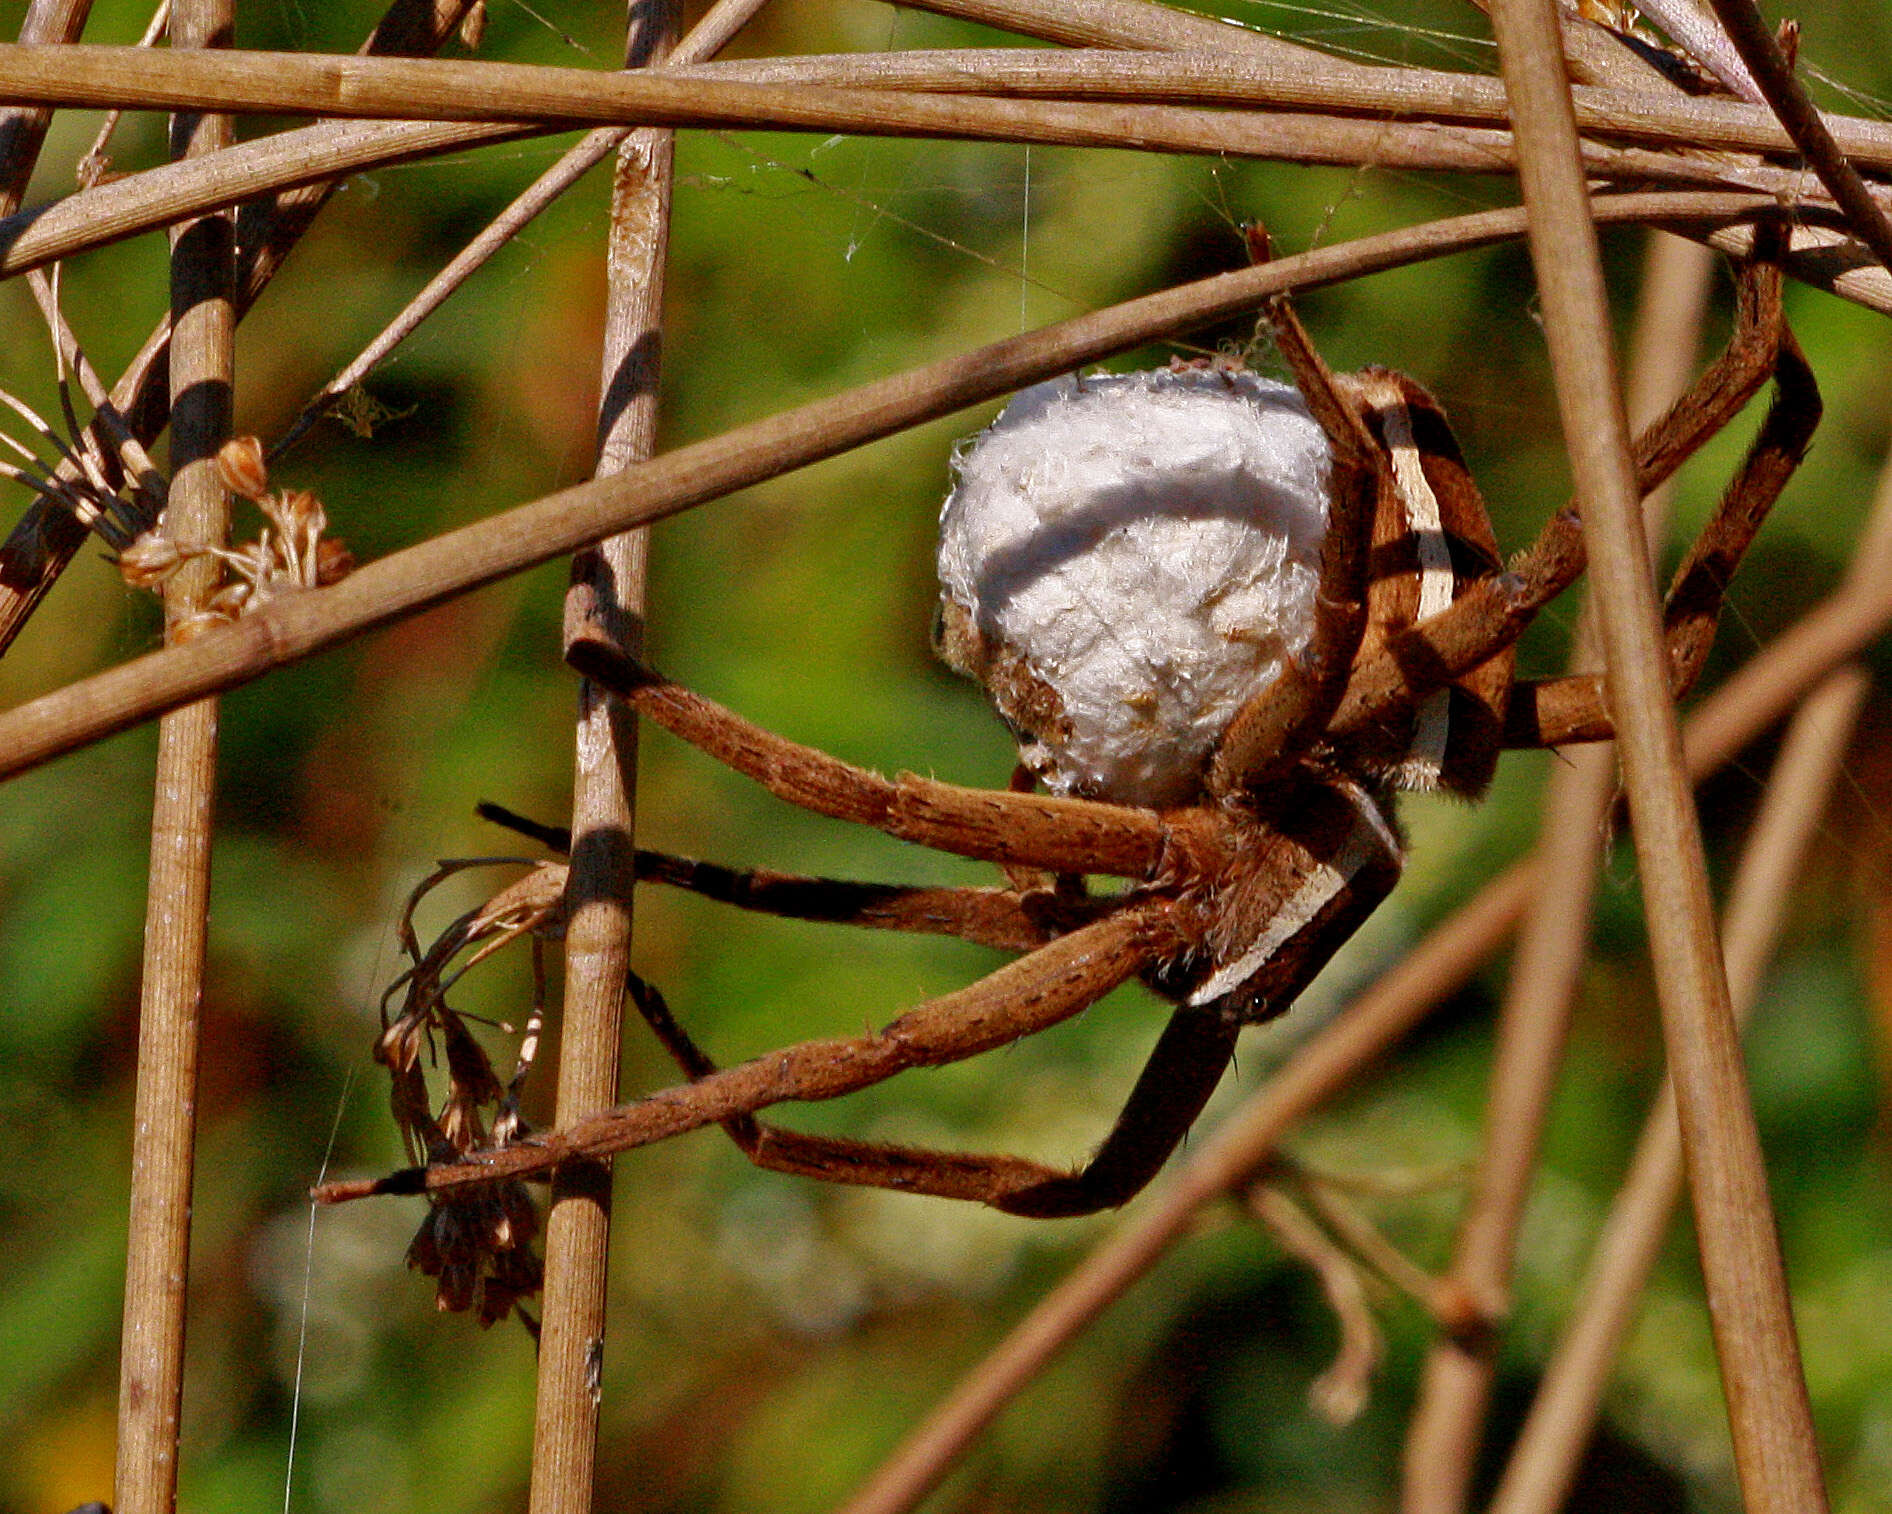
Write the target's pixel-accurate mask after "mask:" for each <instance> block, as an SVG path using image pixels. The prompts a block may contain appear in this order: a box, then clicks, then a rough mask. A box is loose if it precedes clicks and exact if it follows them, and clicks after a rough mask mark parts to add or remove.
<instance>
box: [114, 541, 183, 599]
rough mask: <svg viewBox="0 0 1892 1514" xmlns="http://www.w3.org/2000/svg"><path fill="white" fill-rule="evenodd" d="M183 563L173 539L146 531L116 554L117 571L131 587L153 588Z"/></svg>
mask: <svg viewBox="0 0 1892 1514" xmlns="http://www.w3.org/2000/svg"><path fill="white" fill-rule="evenodd" d="M183 563H184V553H183V552H182V551H180V550H179V549H178V545H177V543H176V542H174V541H172V540H171V538H170V537H168V536H164V535H161V534H160V533H158V532H157V531H147V532H145V533H144V535H142V536H140V537H139V538H138V539H137V540H136V541H134V542H133V543H132V544H131V545H130V546H129V547H127V548H125V550H124V551H123V552H120V553H119V554H118V571H119V572H120V573H121V574H123V575H124V579H125V582H126V583H128V584H130V585H131V586H132V587H133V588H134V589H155V588H156V587H157V586H158V585H159V584H161V583H163V582H164V581H165V579H167V578H169V577H170V576H171V575H172V574H173V573H175V572H176V571H177V570H178V569H179V568H180V567H181V566H183Z"/></svg>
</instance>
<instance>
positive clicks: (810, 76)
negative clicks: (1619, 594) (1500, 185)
mask: <svg viewBox="0 0 1892 1514" xmlns="http://www.w3.org/2000/svg"><path fill="white" fill-rule="evenodd" d="M987 51H988V50H984V49H974V50H964V51H954V52H946V53H938V54H930V53H923V52H921V53H914V54H911V55H904V54H872V55H866V56H864V57H863V56H861V55H843V56H839V57H814V58H808V59H781V60H775V61H769V62H756V61H745V62H740V63H726V64H699V65H694V66H690V67H678V68H674V69H662V70H653V71H651V72H649V73H645V74H601V73H598V72H596V71H594V70H589V69H569V68H548V67H542V66H536V65H530V64H518V63H484V62H472V61H460V60H443V59H426V58H389V57H366V56H361V55H349V56H339V55H334V54H310V53H246V52H237V53H231V54H229V55H228V56H227V57H222V58H217V59H186V58H178V57H173V56H167V55H165V54H162V53H159V54H153V53H151V52H149V51H148V50H145V49H140V48H135V47H106V46H89V45H87V46H72V47H25V46H20V45H18V44H0V101H7V102H12V103H20V104H33V105H69V106H90V107H102V106H105V105H109V104H111V103H113V102H119V103H121V104H124V105H126V106H132V105H136V106H138V107H140V108H145V109H165V108H167V107H172V106H177V105H179V104H185V103H191V104H201V105H204V106H207V107H211V106H214V107H215V108H217V109H221V110H228V111H232V112H237V113H244V112H251V113H262V114H306V115H312V116H322V117H329V118H357V119H360V118H384V119H385V120H386V121H388V122H392V121H427V122H453V121H459V122H466V123H469V124H472V123H507V122H510V123H514V124H518V125H525V124H531V125H534V126H537V127H540V128H542V129H547V130H555V129H560V128H569V127H573V126H592V125H613V126H630V125H669V126H758V127H760V126H772V127H780V128H785V129H795V130H806V131H852V132H862V133H871V134H882V135H902V136H941V135H945V136H959V135H968V136H976V137H980V138H995V139H1002V140H1011V139H1013V138H1014V137H1015V136H1017V132H1018V131H1019V130H1030V129H1033V128H1034V126H1036V129H1038V130H1041V131H1042V130H1043V129H1045V128H1044V127H1043V126H1042V125H1038V123H1042V122H1056V121H1059V120H1061V119H1069V120H1070V121H1071V122H1072V123H1073V126H1072V128H1071V129H1072V130H1073V131H1074V132H1082V131H1083V130H1084V118H1083V117H1070V118H1061V117H1059V116H1057V115H1055V114H1049V113H1045V114H1035V113H1033V112H1029V111H1022V110H1019V109H1017V106H1018V105H1019V103H1020V102H1017V101H1013V102H1011V108H1010V109H998V108H997V107H995V106H994V105H992V104H991V103H989V102H986V103H982V104H981V106H980V107H979V108H980V109H981V110H991V109H997V110H998V113H997V116H996V118H995V120H994V121H993V122H992V124H991V126H990V127H989V128H987V129H984V130H981V128H980V125H979V123H978V121H977V120H976V119H975V116H976V113H975V112H969V111H967V110H966V109H964V107H963V105H961V106H959V107H955V106H953V105H952V103H951V102H950V101H949V100H943V99H935V98H931V97H930V96H929V95H928V94H927V93H926V91H929V90H930V91H949V92H954V93H966V92H979V93H993V92H1002V93H1004V94H1007V95H1014V94H1021V93H1029V94H1044V95H1051V96H1055V97H1062V98H1071V99H1120V98H1131V99H1135V100H1139V101H1145V102H1148V101H1163V100H1177V101H1187V102H1190V103H1194V104H1204V105H1207V104H1215V105H1228V106H1240V107H1243V108H1246V109H1250V110H1255V109H1261V110H1287V109H1293V108H1303V109H1312V108H1319V109H1326V110H1331V111H1334V112H1335V113H1337V114H1343V115H1344V114H1348V113H1353V114H1364V115H1371V116H1375V117H1408V118H1417V119H1430V120H1439V121H1465V122H1482V123H1486V124H1495V123H1500V122H1503V121H1504V120H1505V119H1506V109H1505V103H1504V93H1503V91H1502V89H1501V88H1500V87H1499V86H1498V84H1497V81H1495V80H1492V79H1490V78H1487V77H1486V76H1484V75H1482V74H1464V73H1453V72H1449V71H1441V70H1433V69H1417V68H1413V69H1407V68H1397V69H1395V68H1377V67H1372V66H1368V65H1364V64H1357V63H1348V62H1345V61H1343V60H1339V59H1333V58H1328V57H1326V56H1324V55H1323V54H1320V53H1317V52H1313V51H1311V50H1308V49H1297V50H1296V52H1297V56H1296V57H1295V58H1293V59H1292V60H1291V61H1287V62H1276V61H1274V60H1271V59H1259V58H1249V57H1245V56H1241V55H1239V54H1237V55H1233V56H1231V55H1230V53H1229V52H1228V51H1226V50H1215V51H1199V52H1189V53H1170V54H1162V53H1159V54H1134V53H1124V52H1112V51H1101V52H1095V51H1087V52H1079V53H1058V52H1050V53H1047V52H1045V51H1043V50H1027V51H1023V52H1021V51H1019V50H1007V49H993V50H990V54H991V55H990V56H989V57H988V56H987V55H986V54H987ZM758 80H769V81H776V82H766V83H765V82H754V81H758ZM791 85H793V86H795V87H793V88H791V87H790V86H791ZM848 86H851V87H848ZM863 90H867V91H869V92H870V94H876V95H877V94H883V93H893V92H895V91H896V90H902V91H914V92H916V93H917V97H916V96H915V95H914V94H908V95H903V96H901V97H899V98H896V99H891V100H889V99H880V100H875V99H873V98H861V94H862V91H863ZM1573 98H1574V99H1575V101H1576V102H1577V104H1576V109H1577V112H1578V117H1579V119H1580V120H1581V121H1582V123H1583V125H1584V126H1585V128H1586V129H1589V130H1592V131H1595V132H1597V133H1598V134H1600V135H1605V136H1608V137H1610V138H1612V139H1620V140H1625V141H1631V142H1646V143H1649V144H1652V145H1656V146H1662V147H1674V146H1678V145H1685V146H1691V147H1700V148H1713V149H1716V150H1720V151H1733V152H1761V153H1773V154H1776V155H1780V154H1787V153H1792V152H1796V151H1797V150H1798V144H1797V143H1796V142H1795V140H1794V139H1793V137H1792V136H1791V135H1790V134H1789V133H1788V132H1787V130H1786V129H1785V128H1784V127H1782V126H1781V124H1780V122H1779V121H1778V120H1777V119H1776V118H1775V116H1774V114H1773V112H1772V111H1770V110H1768V109H1767V108H1765V107H1762V106H1756V105H1748V104H1745V103H1743V102H1739V101H1729V100H1720V99H1714V98H1707V97H1698V96H1687V95H1674V94H1661V93H1656V92H1653V91H1650V92H1643V91H1633V90H1620V89H1599V88H1595V87H1592V86H1580V87H1579V88H1578V89H1577V90H1576V91H1575V93H1574V95H1573ZM1150 119H1151V120H1153V121H1160V120H1161V117H1151V118H1150ZM1014 122H1016V123H1019V124H1018V125H1017V126H1014V125H1013V123H1014ZM1832 132H1833V136H1834V139H1835V141H1836V143H1837V144H1838V145H1839V147H1840V148H1841V149H1843V150H1844V151H1845V152H1846V153H1847V154H1848V155H1849V156H1850V157H1852V158H1853V159H1855V160H1856V161H1858V162H1860V163H1863V164H1866V165H1867V166H1870V167H1875V168H1886V167H1888V166H1892V128H1888V127H1887V126H1886V125H1884V123H1881V122H1875V121H1870V120H1866V119H1862V118H1859V117H1851V116H1847V117H1835V118H1834V120H1833V122H1832ZM1017 139H1018V140H1025V138H1023V137H1017ZM1119 145H1122V146H1135V145H1137V142H1136V139H1135V135H1134V134H1132V135H1131V136H1130V137H1129V138H1127V139H1126V140H1125V141H1124V142H1122V143H1120V144H1119Z"/></svg>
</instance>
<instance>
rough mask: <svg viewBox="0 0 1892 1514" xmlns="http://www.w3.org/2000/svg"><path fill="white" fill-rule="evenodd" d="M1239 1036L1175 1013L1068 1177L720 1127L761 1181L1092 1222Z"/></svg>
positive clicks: (654, 1019) (874, 1145) (707, 1072)
mask: <svg viewBox="0 0 1892 1514" xmlns="http://www.w3.org/2000/svg"><path fill="white" fill-rule="evenodd" d="M631 993H632V997H633V998H634V999H635V1001H636V1003H637V1007H638V1009H639V1010H640V1011H641V1012H642V1014H643V1016H644V1019H645V1021H646V1022H647V1023H648V1024H649V1025H650V1027H651V1029H652V1030H653V1031H655V1032H656V1034H657V1037H658V1039H659V1040H660V1041H662V1042H663V1044H664V1046H665V1048H666V1049H667V1050H668V1051H669V1052H670V1054H671V1056H672V1058H673V1059H674V1060H675V1061H676V1063H677V1065H678V1066H679V1067H680V1068H682V1069H683V1071H684V1073H685V1074H686V1075H688V1076H689V1077H690V1078H691V1079H692V1080H693V1081H695V1080H700V1079H703V1078H707V1077H711V1076H713V1075H714V1074H715V1073H716V1072H717V1071H718V1069H717V1066H716V1064H715V1063H714V1062H712V1061H711V1060H710V1059H709V1057H708V1056H706V1055H705V1054H704V1053H703V1052H702V1050H701V1049H700V1048H698V1046H697V1045H696V1043H695V1042H694V1041H693V1040H691V1039H690V1036H689V1033H688V1032H686V1031H685V1030H684V1029H683V1027H682V1026H681V1025H679V1024H678V1023H677V1022H676V1020H675V1018H674V1017H673V1016H672V1015H671V1013H670V1008H669V1006H668V1005H667V1004H666V1003H665V1002H664V999H663V996H662V995H661V994H659V993H658V992H657V990H656V989H654V988H652V987H651V986H650V985H649V984H647V983H645V982H643V981H642V980H641V979H636V978H633V979H632V982H631ZM1239 1030H1240V1026H1239V1024H1237V1023H1236V1022H1235V1021H1232V1020H1230V1019H1228V1018H1226V1017H1224V1016H1222V1015H1220V1014H1218V1013H1216V1012H1214V1011H1205V1010H1191V1009H1184V1010H1178V1011H1177V1012H1176V1013H1175V1014H1174V1015H1172V1016H1171V1018H1170V1022H1169V1024H1168V1026H1167V1027H1166V1028H1165V1029H1164V1031H1163V1034H1162V1037H1161V1038H1160V1039H1159V1040H1158V1042H1157V1044H1156V1049H1155V1050H1154V1051H1153V1052H1151V1054H1150V1059H1149V1061H1148V1063H1147V1064H1146V1065H1145V1066H1144V1069H1143V1072H1142V1074H1141V1076H1140V1077H1139V1078H1138V1079H1137V1083H1136V1087H1135V1089H1133V1090H1132V1092H1131V1095H1130V1100H1129V1102H1128V1104H1126V1105H1125V1106H1124V1110H1123V1113H1122V1114H1121V1115H1119V1116H1118V1118H1117V1122H1116V1125H1115V1127H1114V1128H1113V1129H1112V1130H1111V1133H1110V1135H1109V1136H1108V1137H1107V1138H1106V1139H1105V1141H1104V1143H1103V1145H1102V1146H1100V1147H1099V1148H1098V1150H1097V1152H1096V1154H1095V1155H1093V1156H1092V1157H1091V1159H1090V1160H1089V1161H1088V1162H1087V1163H1085V1165H1084V1166H1083V1167H1082V1168H1081V1169H1079V1170H1078V1171H1076V1172H1070V1171H1065V1170H1062V1169H1059V1168H1056V1167H1049V1166H1046V1165H1044V1164H1043V1163H1039V1162H1033V1161H1029V1160H1027V1159H1025V1158H1023V1157H1011V1156H990V1155H984V1154H978V1153H971V1152H954V1151H938V1150H933V1149H930V1148H922V1147H913V1146H896V1145H891V1144H888V1143H885V1142H870V1141H853V1140H848V1139H845V1138H843V1137H838V1136H813V1135H804V1134H802V1133H801V1132H799V1131H793V1130H784V1129H783V1128H782V1127H780V1126H779V1125H769V1124H764V1123H763V1122H762V1121H760V1120H758V1119H756V1117H755V1116H754V1115H753V1114H741V1115H737V1116H734V1117H733V1118H731V1119H728V1120H725V1121H723V1129H724V1130H726V1131H727V1132H728V1133H729V1136H730V1139H731V1140H733V1141H734V1142H735V1143H736V1145H737V1146H738V1147H739V1148H740V1149H741V1151H742V1153H743V1155H745V1156H746V1157H748V1158H749V1160H750V1161H752V1162H754V1163H755V1164H756V1165H757V1166H758V1167H762V1168H765V1169H767V1170H769V1171H771V1172H784V1173H789V1174H791V1175H794V1176H797V1177H807V1178H814V1179H816V1180H818V1181H821V1182H827V1183H844V1184H848V1185H850V1186H854V1187H869V1188H891V1189H894V1190H895V1191H897V1192H900V1193H920V1194H927V1195H930V1196H932V1197H935V1198H950V1199H968V1200H971V1201H973V1202H975V1203H980V1204H987V1205H990V1206H991V1207H992V1208H994V1209H998V1210H1001V1211H1003V1212H1005V1213H1007V1214H1017V1215H1025V1216H1029V1217H1031V1218H1034V1219H1053V1218H1063V1217H1069V1216H1072V1215H1079V1214H1091V1213H1094V1212H1095V1211H1097V1210H1099V1209H1113V1208H1115V1207H1117V1206H1118V1205H1119V1204H1123V1203H1126V1202H1128V1201H1129V1200H1130V1199H1131V1198H1133V1197H1134V1196H1135V1195H1136V1194H1137V1193H1138V1192H1140V1191H1141V1190H1142V1188H1143V1187H1144V1186H1145V1185H1146V1184H1147V1183H1148V1182H1149V1180H1150V1179H1151V1178H1152V1177H1154V1176H1155V1175H1156V1173H1157V1171H1158V1169H1159V1168H1161V1167H1162V1165H1163V1163H1164V1162H1165V1161H1166V1160H1167V1159H1168V1157H1169V1154H1170V1153H1171V1152H1172V1151H1174V1150H1175V1149H1176V1146H1177V1143H1178V1142H1180V1141H1181V1140H1182V1138H1183V1136H1184V1135H1185V1134H1187V1132H1188V1130H1189V1127H1190V1126H1191V1125H1192V1124H1194V1123H1195V1120H1196V1116H1197V1115H1199V1114H1201V1113H1202V1107H1203V1105H1204V1104H1206V1103H1207V1102H1208V1100H1209V1095H1210V1094H1212V1093H1213V1092H1214V1091H1215V1086H1216V1084H1217V1083H1219V1082H1220V1081H1221V1079H1222V1074H1223V1072H1224V1071H1225V1070H1226V1069H1227V1067H1228V1063H1229V1059H1230V1057H1231V1056H1232V1055H1233V1054H1234V1049H1235V1037H1236V1034H1237V1033H1238V1031H1239Z"/></svg>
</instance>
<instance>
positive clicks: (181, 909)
mask: <svg viewBox="0 0 1892 1514" xmlns="http://www.w3.org/2000/svg"><path fill="white" fill-rule="evenodd" d="M232 9H233V7H232V5H231V3H230V0H180V4H179V5H178V7H177V11H176V14H175V15H174V16H173V18H172V43H173V45H174V46H176V47H179V48H208V47H218V46H226V45H228V43H229V41H230V33H231V28H232V25H233V19H232ZM230 136H231V123H230V120H229V118H228V117H218V116H179V117H177V118H175V119H174V120H173V122H172V125H171V150H172V153H173V155H174V156H177V157H185V156H189V155H193V154H202V153H207V152H214V151H215V150H216V149H217V148H219V147H222V146H225V145H227V144H228V142H229V141H230ZM235 230H236V228H235V223H234V218H232V217H230V216H222V215H220V216H208V217H205V218H203V219H201V220H197V221H193V222H189V223H187V224H184V225H181V226H179V227H178V228H177V230H176V234H175V238H174V241H173V243H172V250H171V321H172V326H173V329H174V330H175V331H176V333H177V336H176V339H175V340H174V341H173V342H172V344H171V392H172V393H173V394H175V395H177V396H178V401H177V404H176V407H175V411H174V416H173V426H172V449H171V450H172V470H173V478H172V486H171V491H170V506H169V509H170V522H171V530H172V531H173V532H174V533H175V534H176V535H177V536H178V537H179V538H181V539H183V540H186V541H192V542H202V543H206V544H218V545H221V544H222V543H224V541H225V540H226V538H227V537H228V534H229V506H228V501H227V499H226V497H225V494H224V489H223V483H222V481H221V479H220V478H219V476H218V472H217V463H216V454H217V449H218V448H219V447H220V446H222V444H223V442H224V441H225V439H226V438H227V437H228V436H229V434H230V413H231V384H232V368H231V355H232V338H233V336H234V332H235V325H236V322H235V315H234V310H233V304H232V293H233V288H234V283H235V274H236V261H235ZM217 579H218V569H217V567H216V565H215V564H214V562H212V561H210V560H200V561H199V562H197V563H193V564H190V565H187V566H186V567H185V568H184V569H183V570H182V571H180V572H179V573H178V574H177V575H176V576H175V577H174V578H173V579H172V580H171V582H170V583H169V584H167V585H166V588H165V596H164V609H165V624H166V634H167V636H168V637H173V638H175V637H178V636H182V635H187V634H188V633H189V628H192V627H194V626H195V625H196V624H197V621H196V619H195V617H196V615H197V612H198V611H199V609H200V608H201V607H202V605H203V603H204V601H205V600H206V599H207V598H208V597H209V595H210V593H211V592H212V591H213V590H214V589H215V587H216V584H217ZM216 775H217V705H216V701H214V700H203V701H200V702H198V703H196V704H193V705H190V706H188V707H186V708H183V709H180V710H176V711H174V712H172V713H171V714H169V715H167V716H166V717H165V719H164V721H163V722H162V724H161V725H160V726H159V728H158V757H157V773H156V788H155V793H154V797H153V802H152V816H151V864H150V879H149V885H148V887H149V894H148V901H147V905H146V912H145V944H144V972H143V982H142V992H141V997H140V1004H139V1022H138V1078H137V1094H136V1107H135V1110H134V1115H133V1123H132V1130H133V1137H132V1168H131V1174H132V1175H131V1205H130V1216H129V1231H128V1236H127V1241H126V1264H125V1316H124V1333H123V1347H122V1350H121V1355H120V1363H119V1396H118V1470H117V1479H116V1483H115V1490H116V1491H115V1496H114V1498H113V1503H114V1506H115V1507H116V1508H118V1509H119V1510H121V1511H123V1514H172V1510H173V1509H174V1507H175V1505H176V1502H177V1431H178V1419H179V1414H180V1410H181V1408H182V1402H183V1388H184V1329H185V1315H186V1300H187V1295H188V1276H189V1265H190V1219H191V1177H192V1170H193V1161H192V1155H193V1152H192V1148H193V1145H194V1142H195V1137H196V1128H197V1061H198V1041H199V1021H200V1014H201V1010H202V1006H203V993H204V957H205V946H206V941H207V938H208V930H209V911H210V839H211V813H212V808H213V803H214V798H215V792H216Z"/></svg>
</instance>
